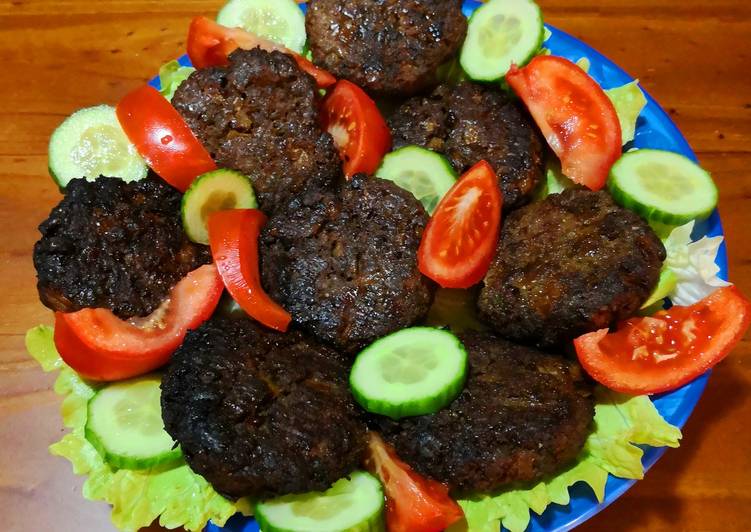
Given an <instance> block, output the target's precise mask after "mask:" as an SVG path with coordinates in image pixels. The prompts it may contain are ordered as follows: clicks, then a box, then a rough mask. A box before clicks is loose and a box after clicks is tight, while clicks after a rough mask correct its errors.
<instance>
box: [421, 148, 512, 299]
mask: <svg viewBox="0 0 751 532" xmlns="http://www.w3.org/2000/svg"><path fill="white" fill-rule="evenodd" d="M502 206H503V196H502V195H501V191H500V189H499V188H498V177H497V176H496V174H495V172H494V171H493V168H492V167H491V166H490V165H489V164H488V163H487V162H485V161H481V162H479V163H477V164H476V165H475V166H473V167H472V168H470V169H469V170H468V171H467V173H465V174H464V175H463V176H462V177H460V178H459V180H458V181H457V182H456V183H455V184H454V186H453V187H451V189H449V191H448V192H447V193H446V195H445V196H444V197H443V199H441V201H440V203H439V204H438V207H436V210H435V212H434V213H433V217H432V218H431V219H430V221H429V222H428V225H427V226H426V227H425V232H424V233H423V235H422V241H421V242H420V248H419V249H418V251H417V264H418V266H419V268H420V271H421V272H422V273H423V275H425V276H426V277H429V278H431V279H433V280H434V281H435V282H437V283H438V284H439V285H441V286H442V287H444V288H469V287H470V286H473V285H475V284H477V283H479V282H480V281H481V280H482V279H483V277H485V274H486V273H487V271H488V267H489V266H490V261H491V260H492V259H493V254H494V253H495V248H496V243H497V242H498V233H499V231H500V227H501V208H502Z"/></svg>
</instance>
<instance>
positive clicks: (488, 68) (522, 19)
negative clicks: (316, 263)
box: [460, 0, 545, 81]
mask: <svg viewBox="0 0 751 532" xmlns="http://www.w3.org/2000/svg"><path fill="white" fill-rule="evenodd" d="M544 37H545V26H544V25H543V23H542V13H541V12H540V8H539V7H538V6H537V4H535V3H534V2H532V1H531V0H490V2H488V3H487V4H484V5H482V6H480V7H478V8H477V10H476V11H475V12H474V14H473V15H472V18H470V19H469V27H468V28H467V38H466V40H465V41H464V46H463V47H462V51H461V56H460V61H461V65H462V68H463V69H464V71H465V72H466V73H467V75H468V76H469V77H470V78H472V79H475V80H478V81H496V80H499V79H501V78H502V77H503V76H505V75H506V72H508V70H509V68H511V65H512V63H513V64H515V65H517V66H523V65H525V64H527V63H528V62H529V61H530V60H531V59H532V58H533V57H534V56H535V54H537V52H538V51H539V50H540V47H541V46H542V42H543V39H544Z"/></svg>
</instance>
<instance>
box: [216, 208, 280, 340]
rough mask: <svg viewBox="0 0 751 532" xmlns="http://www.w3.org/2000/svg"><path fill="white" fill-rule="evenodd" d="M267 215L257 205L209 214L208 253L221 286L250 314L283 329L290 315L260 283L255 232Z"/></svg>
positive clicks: (269, 324)
mask: <svg viewBox="0 0 751 532" xmlns="http://www.w3.org/2000/svg"><path fill="white" fill-rule="evenodd" d="M265 223H266V216H265V215H264V214H263V213H262V212H261V211H259V210H256V209H234V210H228V211H218V212H215V213H212V214H211V215H209V221H208V226H209V243H210V244H211V254H212V255H213V257H214V262H216V266H217V268H218V270H219V275H221V277H222V281H224V286H226V287H227V291H228V292H229V293H230V295H231V296H232V298H233V299H234V300H235V301H236V302H237V304H238V305H240V307H241V308H242V309H243V310H244V311H245V312H246V313H247V314H248V315H249V316H251V317H252V318H254V319H255V320H257V321H258V322H260V323H262V324H264V325H265V326H267V327H270V328H271V329H276V330H277V331H281V332H285V331H286V330H287V328H288V327H289V323H290V321H292V317H291V316H290V315H289V313H288V312H287V311H286V310H284V309H283V308H282V307H281V306H279V305H278V304H277V303H276V302H275V301H273V300H272V299H271V298H270V297H269V296H268V295H267V294H266V292H264V291H263V288H262V287H261V279H260V275H259V271H258V235H259V234H260V232H261V228H262V227H263V225H264V224H265Z"/></svg>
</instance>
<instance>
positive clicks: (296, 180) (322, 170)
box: [172, 48, 341, 211]
mask: <svg viewBox="0 0 751 532" xmlns="http://www.w3.org/2000/svg"><path fill="white" fill-rule="evenodd" d="M172 105H174V106H175V108H176V109H177V110H178V111H179V112H180V114H181V115H182V116H183V118H184V119H185V121H186V122H187V123H188V125H189V126H190V128H191V130H192V131H193V133H194V134H195V135H196V137H198V139H199V140H200V141H201V143H202V144H203V145H204V147H205V148H206V149H207V150H208V151H209V153H211V156H212V157H213V158H214V160H215V161H216V162H217V164H219V165H220V166H223V167H226V168H232V169H234V170H237V171H239V172H242V173H244V174H246V175H247V176H249V177H250V179H251V180H252V182H253V188H254V189H255V192H256V195H257V197H258V201H259V203H260V206H261V208H262V209H264V210H269V211H270V210H273V209H274V208H276V207H277V206H279V205H282V204H284V202H285V201H286V200H288V199H289V198H290V197H291V196H292V195H293V194H295V193H297V192H300V191H302V190H304V189H306V188H307V187H314V188H316V187H317V188H321V187H326V186H329V185H330V184H331V183H332V182H333V181H335V180H336V179H337V178H338V176H339V175H340V173H341V161H340V159H339V155H338V153H337V151H336V148H335V147H334V141H333V139H332V138H331V135H329V134H328V133H326V132H324V131H323V130H322V129H321V127H320V125H319V122H318V89H317V87H316V84H315V81H314V80H313V78H312V77H311V76H309V75H308V74H306V73H305V72H303V71H302V70H300V68H299V67H298V66H297V64H296V63H295V61H294V60H293V59H292V58H291V57H290V56H288V55H285V54H282V53H280V52H271V53H269V52H265V51H263V50H261V49H259V48H256V49H253V50H237V51H235V52H233V53H232V54H230V56H229V66H228V67H226V68H225V67H215V68H204V69H200V70H197V71H196V72H194V73H193V74H191V75H190V77H189V78H188V79H187V80H186V81H185V82H183V83H182V84H181V85H180V87H179V88H178V89H177V91H176V92H175V96H174V98H173V99H172Z"/></svg>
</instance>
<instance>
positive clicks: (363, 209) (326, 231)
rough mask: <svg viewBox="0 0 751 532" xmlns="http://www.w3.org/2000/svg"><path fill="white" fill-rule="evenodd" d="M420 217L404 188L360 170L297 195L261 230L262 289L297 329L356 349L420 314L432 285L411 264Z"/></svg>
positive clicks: (420, 229)
mask: <svg viewBox="0 0 751 532" xmlns="http://www.w3.org/2000/svg"><path fill="white" fill-rule="evenodd" d="M427 222H428V215H427V214H426V212H425V209H424V208H423V207H422V205H421V204H420V202H419V201H417V200H416V199H415V198H414V196H413V195H412V194H411V193H409V192H407V191H406V190H404V189H402V188H400V187H399V186H397V185H395V184H394V183H393V182H391V181H386V180H382V179H378V178H375V177H367V176H365V175H362V174H361V175H357V176H355V177H354V178H353V179H352V181H351V182H349V183H345V184H343V185H342V186H341V189H340V190H339V191H335V192H311V193H307V194H304V195H302V196H298V197H297V198H295V199H294V200H293V201H292V202H290V204H289V205H288V207H287V209H286V210H284V211H280V212H279V213H277V214H276V215H275V216H272V217H271V219H270V220H269V222H268V223H267V225H266V227H265V228H264V230H263V232H262V234H261V279H262V282H263V286H264V288H265V289H266V291H267V292H268V293H269V294H270V295H271V297H273V298H274V299H275V300H276V301H278V302H279V303H280V304H281V305H282V306H283V307H284V308H286V309H287V310H288V311H289V312H290V314H292V319H293V320H294V322H295V323H297V324H298V325H299V326H300V327H302V328H303V329H305V330H307V331H308V332H310V333H311V334H313V335H315V336H316V337H317V338H318V339H320V340H322V341H325V342H328V343H331V344H333V345H335V346H337V347H339V348H342V349H344V350H346V351H349V352H352V351H356V350H358V349H360V348H362V347H364V346H365V345H367V344H369V343H370V342H372V341H373V340H375V339H377V338H380V337H381V336H384V335H386V334H388V333H390V332H393V331H396V330H398V329H402V328H404V327H408V326H410V325H412V324H413V323H415V322H416V321H418V320H420V319H421V318H423V317H424V316H425V315H426V314H427V312H428V310H429V308H430V304H431V302H432V298H433V289H434V287H433V284H432V282H431V281H429V280H428V279H427V278H425V277H423V276H422V274H421V273H420V271H419V270H418V268H417V248H418V247H419V245H420V238H421V237H422V232H423V229H424V228H425V225H426V224H427Z"/></svg>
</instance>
